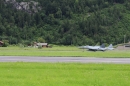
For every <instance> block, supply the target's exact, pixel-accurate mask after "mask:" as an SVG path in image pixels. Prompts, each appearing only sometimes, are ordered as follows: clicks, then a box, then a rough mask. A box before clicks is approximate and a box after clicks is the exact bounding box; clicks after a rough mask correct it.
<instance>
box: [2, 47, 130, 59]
mask: <svg viewBox="0 0 130 86" xmlns="http://www.w3.org/2000/svg"><path fill="white" fill-rule="evenodd" d="M129 52H130V50H112V51H105V52H102V51H97V52H93V51H87V50H82V49H78V48H77V47H65V46H62V47H53V48H43V49H37V48H19V47H0V56H81V57H128V58H129V57H130V53H129Z"/></svg>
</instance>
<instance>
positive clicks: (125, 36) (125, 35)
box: [124, 35, 126, 48]
mask: <svg viewBox="0 0 130 86" xmlns="http://www.w3.org/2000/svg"><path fill="white" fill-rule="evenodd" d="M125 37H126V35H124V48H125Z"/></svg>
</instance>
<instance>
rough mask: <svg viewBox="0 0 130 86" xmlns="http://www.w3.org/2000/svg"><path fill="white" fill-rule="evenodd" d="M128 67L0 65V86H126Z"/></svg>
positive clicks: (18, 63) (55, 64)
mask: <svg viewBox="0 0 130 86" xmlns="http://www.w3.org/2000/svg"><path fill="white" fill-rule="evenodd" d="M129 80H130V65H129V64H82V63H68V64H67V63H25V62H15V63H0V86H129V85H130V82H129Z"/></svg>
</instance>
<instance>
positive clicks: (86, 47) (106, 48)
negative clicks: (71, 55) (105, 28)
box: [79, 44, 114, 51]
mask: <svg viewBox="0 0 130 86" xmlns="http://www.w3.org/2000/svg"><path fill="white" fill-rule="evenodd" d="M79 48H80V49H88V50H90V51H105V50H113V49H114V48H113V46H112V44H110V45H109V46H108V47H105V45H104V44H102V45H101V46H81V47H79Z"/></svg>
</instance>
